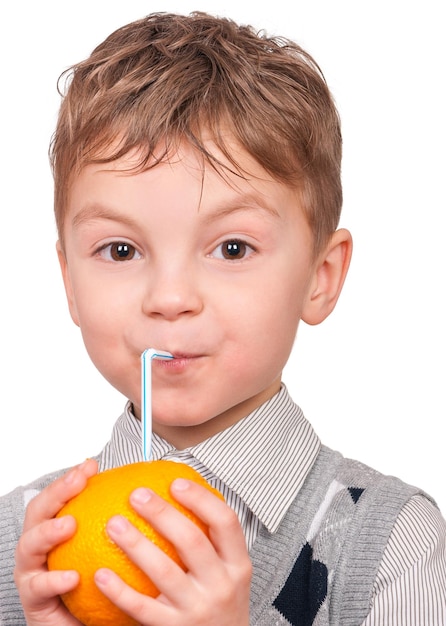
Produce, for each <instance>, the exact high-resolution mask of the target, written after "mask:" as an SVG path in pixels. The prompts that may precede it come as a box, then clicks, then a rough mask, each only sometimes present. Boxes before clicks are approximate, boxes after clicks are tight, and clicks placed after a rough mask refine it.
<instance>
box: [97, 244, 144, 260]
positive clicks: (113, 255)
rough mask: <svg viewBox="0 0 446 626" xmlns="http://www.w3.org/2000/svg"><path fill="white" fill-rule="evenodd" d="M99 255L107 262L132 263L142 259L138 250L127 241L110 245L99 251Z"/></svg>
mask: <svg viewBox="0 0 446 626" xmlns="http://www.w3.org/2000/svg"><path fill="white" fill-rule="evenodd" d="M99 254H100V255H101V256H102V258H104V259H105V260H106V261H118V262H119V261H131V260H133V259H139V258H141V255H140V253H139V252H138V251H137V250H136V248H135V247H134V246H132V245H131V244H130V243H127V242H126V241H114V242H113V243H109V244H107V245H106V246H104V247H103V248H101V250H99Z"/></svg>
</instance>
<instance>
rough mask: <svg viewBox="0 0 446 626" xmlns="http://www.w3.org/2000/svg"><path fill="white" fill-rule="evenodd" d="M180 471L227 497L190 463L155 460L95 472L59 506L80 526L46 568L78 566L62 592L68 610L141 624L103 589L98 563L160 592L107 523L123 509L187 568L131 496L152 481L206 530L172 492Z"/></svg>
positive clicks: (87, 617)
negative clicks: (117, 541) (69, 585)
mask: <svg viewBox="0 0 446 626" xmlns="http://www.w3.org/2000/svg"><path fill="white" fill-rule="evenodd" d="M179 477H182V478H186V479H189V480H193V481H195V482H197V483H199V484H201V485H204V486H206V487H207V488H208V489H209V490H211V491H212V492H213V493H215V494H216V495H217V496H219V497H220V498H222V499H223V497H222V496H221V494H220V493H219V492H217V491H216V490H215V489H213V488H212V487H211V486H210V485H209V484H208V483H207V482H206V481H205V479H204V478H203V477H202V476H201V475H200V474H199V473H198V472H196V471H195V470H194V469H192V468H191V467H189V466H188V465H185V464H184V463H176V462H174V461H151V462H141V463H132V464H129V465H124V466H122V467H117V468H115V469H111V470H106V471H104V472H102V473H100V474H96V475H95V476H93V477H92V478H90V479H89V481H88V484H87V486H86V488H85V489H84V491H82V492H81V493H80V494H78V495H77V496H75V497H74V498H73V499H72V500H70V501H69V502H68V503H67V504H66V505H65V506H64V507H63V508H62V509H61V510H60V511H59V513H58V515H57V517H59V516H61V515H73V516H74V517H75V519H76V521H77V529H76V533H75V534H74V536H73V537H71V538H70V539H69V540H68V541H66V542H64V543H62V544H60V545H59V546H56V548H54V549H53V550H52V551H51V552H50V554H49V555H48V568H49V569H50V570H55V569H57V570H66V569H74V570H77V571H78V572H79V574H80V582H79V584H78V585H77V587H76V588H75V589H73V590H72V591H70V592H68V593H66V594H64V596H63V597H62V600H63V601H64V603H65V605H66V607H67V608H68V610H69V611H70V613H72V615H74V616H75V617H76V618H77V619H78V620H79V621H81V622H82V624H85V626H135V625H136V624H137V622H135V621H134V620H133V619H132V618H130V617H129V616H128V615H125V614H124V613H123V612H122V611H121V610H120V609H118V608H117V607H116V606H115V605H114V604H112V603H111V602H110V601H109V600H108V598H106V597H105V596H104V595H103V594H102V593H101V591H99V589H98V587H97V586H96V584H95V582H94V579H93V576H94V573H95V572H96V570H98V569H99V568H100V567H107V568H110V569H112V570H113V571H115V572H116V573H117V574H118V575H119V576H120V577H121V578H122V579H123V580H124V581H125V582H126V583H127V584H128V585H130V586H131V587H133V588H134V589H136V590H137V591H139V592H140V593H142V594H145V595H148V596H153V597H155V596H157V595H158V593H159V592H158V590H157V588H156V587H155V585H154V584H153V583H152V581H151V580H150V579H149V577H148V576H147V575H146V574H144V572H142V571H141V570H140V569H139V568H138V567H137V566H136V565H134V564H133V563H132V561H130V559H129V558H128V557H127V556H126V554H125V553H124V552H123V551H122V550H121V549H120V548H119V547H118V546H117V545H116V544H115V543H113V541H112V540H111V539H110V538H109V536H108V535H107V532H106V530H105V525H106V523H107V521H108V520H109V519H110V518H111V517H112V516H113V515H115V514H121V515H124V516H125V517H126V518H127V519H128V520H130V522H131V523H132V524H134V526H136V527H137V528H138V529H139V530H140V531H141V532H142V533H144V535H145V536H146V537H148V538H149V539H150V540H151V541H153V542H154V543H155V544H156V545H157V546H159V547H160V548H161V549H162V550H164V552H166V554H168V555H169V556H170V557H171V558H172V559H173V560H174V561H175V562H176V563H178V564H179V565H180V566H181V567H182V568H183V569H185V567H184V565H183V564H182V563H181V560H180V558H179V557H178V554H177V552H176V550H175V548H174V547H173V545H172V544H171V543H170V542H169V541H167V540H166V539H164V538H163V537H162V536H161V535H160V534H159V533H157V532H156V531H155V530H154V529H153V528H152V527H151V526H150V525H149V524H148V522H146V521H145V520H144V519H143V518H142V517H141V516H140V515H138V514H137V513H136V511H135V510H134V509H133V508H132V507H131V506H130V504H129V496H130V494H131V492H132V491H133V490H134V489H136V488H137V487H150V488H151V489H152V490H153V491H155V492H156V493H158V494H159V495H160V496H161V497H163V498H164V499H165V500H167V501H168V502H170V503H171V504H172V505H173V506H175V507H176V508H177V509H179V510H180V511H181V512H182V513H183V514H184V515H186V516H187V517H189V518H190V519H191V520H193V521H194V522H195V523H196V524H197V525H198V526H199V527H200V528H201V529H202V530H203V532H205V533H206V534H207V533H208V529H207V527H206V526H205V525H204V524H203V522H201V520H199V519H198V518H197V517H196V516H195V515H193V514H192V513H191V512H190V511H189V510H188V509H185V508H184V507H182V506H181V505H180V504H179V503H178V502H176V501H175V500H174V499H173V498H172V496H171V495H170V493H169V487H170V484H171V483H172V481H173V480H174V479H175V478H179Z"/></svg>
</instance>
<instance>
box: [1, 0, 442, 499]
mask: <svg viewBox="0 0 446 626" xmlns="http://www.w3.org/2000/svg"><path fill="white" fill-rule="evenodd" d="M247 4H248V3H243V2H240V0H237V1H236V0H225V1H224V2H223V1H222V2H218V1H217V0H195V1H194V2H189V1H188V0H183V1H180V0H177V1H176V2H175V1H173V0H172V1H164V2H163V1H161V0H160V1H158V2H153V1H145V2H143V1H138V0H133V1H129V2H99V1H94V0H89V1H88V2H87V1H85V0H78V1H77V2H76V3H72V2H70V3H68V2H59V3H56V2H50V1H48V0H41V1H40V2H33V1H32V0H29V1H28V2H26V1H25V2H15V3H12V2H9V3H5V4H4V5H3V8H2V9H1V10H0V21H1V24H2V39H1V43H0V45H1V57H0V59H1V60H0V63H1V66H0V67H1V76H0V80H1V99H0V100H1V102H0V107H1V108H0V112H1V118H0V119H1V147H2V148H1V191H0V193H1V213H0V216H1V217H0V220H1V222H0V223H1V227H0V228H1V231H0V232H1V249H2V251H3V252H4V253H5V254H4V255H3V256H2V263H1V265H0V267H1V292H0V293H1V295H0V297H1V306H0V320H1V324H0V333H1V335H0V350H1V358H2V369H1V378H0V380H1V389H0V399H1V405H0V407H1V409H0V411H1V412H0V493H4V492H6V491H8V490H10V489H12V488H13V487H14V486H16V485H17V484H19V483H23V482H26V481H29V480H31V479H33V478H35V477H37V476H39V475H41V474H43V473H45V472H47V471H50V470H53V469H58V468H60V467H65V466H67V465H70V464H72V463H77V462H79V461H82V460H83V459H84V458H85V457H87V456H90V455H92V454H95V453H97V452H98V451H99V450H100V449H101V448H102V446H103V444H104V443H105V442H106V440H107V439H108V438H109V434H110V431H111V428H112V425H113V423H114V421H115V419H116V418H117V417H118V415H119V414H120V412H121V410H122V408H123V405H124V398H122V397H121V396H120V395H119V394H118V393H117V392H115V391H114V390H113V389H111V388H110V387H109V385H108V384H107V383H106V382H105V381H103V380H102V378H101V376H100V375H99V374H98V373H97V371H96V370H95V369H94V367H93V365H91V363H90V362H89V359H88V357H87V355H86V352H85V350H84V347H83V344H82V341H81V336H80V333H79V330H78V329H77V328H76V327H75V326H74V325H73V324H72V322H71V320H70V318H69V315H68V311H67V307H66V304H65V299H64V293H63V288H62V282H61V279H60V276H59V269H58V265H57V260H56V255H55V249H54V244H55V240H56V233H55V228H54V223H53V216H52V180H51V174H50V170H49V166H48V161H47V148H48V142H49V139H50V135H51V133H52V131H53V128H54V124H55V118H56V113H57V109H58V105H59V98H58V95H57V92H56V80H57V78H58V76H59V74H60V73H61V72H62V71H63V70H64V69H65V68H66V67H68V66H69V65H70V64H72V63H74V62H77V61H79V60H81V59H83V58H84V57H85V56H87V55H88V54H89V53H90V51H91V50H92V49H93V47H95V46H96V45H97V44H98V43H99V42H100V41H102V39H103V38H105V37H106V36H107V35H108V34H109V33H110V32H111V31H112V30H114V29H115V28H117V27H119V26H121V25H123V24H124V23H127V22H129V21H132V20H134V19H137V18H140V17H142V16H144V15H146V14H147V13H150V12H152V11H160V10H163V11H164V10H165V11H174V12H181V13H187V12H189V11H192V10H205V11H209V12H211V13H217V14H220V15H227V16H229V17H233V18H234V19H235V20H236V21H240V22H245V23H251V24H253V25H254V26H255V27H257V28H265V29H266V30H267V31H268V32H269V34H278V35H285V36H288V37H291V38H294V39H296V40H297V41H298V42H299V43H301V45H303V46H304V47H305V48H307V49H308V51H309V52H310V53H312V54H313V55H314V57H315V58H316V60H317V61H318V62H319V64H320V65H321V67H322V69H323V71H324V73H325V75H326V78H327V81H328V83H329V86H330V88H331V89H332V91H333V93H334V96H335V99H336V101H337V104H338V107H339V111H340V114H341V117H342V120H343V134H344V155H345V156H344V166H343V182H344V194H345V203H344V213H343V218H342V225H343V226H345V227H348V228H349V229H350V230H351V231H352V234H353V237H354V242H355V250H354V256H353V262H352V266H351V271H350V274H349V277H348V280H347V283H346V286H345V289H344V292H343V295H342V296H341V300H340V302H339V304H338V307H337V309H336V311H335V312H334V313H333V314H332V316H331V317H330V318H329V319H328V320H327V321H326V322H324V323H323V324H322V325H321V326H318V327H311V328H310V327H306V326H302V327H301V329H300V333H299V337H298V340H297V342H296V345H295V348H294V353H293V356H292V359H291V361H290V363H289V365H288V366H287V368H286V371H285V373H284V380H285V382H286V383H287V385H288V387H289V389H290V390H291V392H292V395H293V396H294V398H295V400H296V401H297V402H298V403H299V404H300V405H301V406H302V408H303V410H304V412H305V414H306V415H307V417H308V418H309V419H310V421H311V422H312V423H313V425H314V427H315V429H316V431H317V432H318V433H319V435H320V436H321V438H322V440H323V441H324V442H325V443H326V444H327V445H329V446H331V447H333V448H336V449H339V450H341V451H342V452H343V453H344V454H346V455H348V456H353V457H355V458H358V459H360V460H362V461H364V462H366V463H368V464H370V465H372V466H374V467H376V468H377V469H379V470H381V471H383V472H386V473H391V474H395V475H398V476H399V477H401V478H402V479H404V480H406V481H407V482H411V483H415V484H417V485H419V486H421V487H423V488H424V489H425V490H427V491H428V492H430V493H431V494H432V495H434V497H435V498H436V499H437V501H438V502H439V504H440V505H441V507H442V509H443V511H446V487H445V486H444V476H445V471H444V468H445V461H444V457H445V455H444V449H445V443H444V442H445V436H444V434H443V432H444V431H443V423H444V421H445V416H446V411H445V400H444V395H445V394H444V392H445V353H446V341H445V331H444V325H445V318H446V305H445V297H444V291H445V270H446V263H445V256H444V226H443V224H444V211H445V208H446V207H445V204H446V203H445V190H444V187H445V171H444V170H445V158H444V151H445V140H446V133H445V121H444V119H445V111H446V102H445V95H444V93H445V91H444V87H443V85H444V79H445V69H444V67H445V61H446V58H445V56H446V55H445V44H444V32H445V24H444V20H443V17H442V4H443V3H442V2H440V1H438V2H434V1H432V0H424V2H422V3H421V2H410V1H408V0H406V1H403V0H401V1H398V0H396V1H395V0H393V1H390V2H389V1H388V0H374V1H373V2H357V1H356V0H350V1H348V0H326V1H323V0H305V1H299V0H295V1H294V2H293V3H290V2H289V0H275V1H274V2H269V3H266V2H264V3H263V4H262V5H261V6H259V4H258V3H257V4H255V5H253V6H252V7H251V8H248V7H247V8H243V6H246V5H247ZM278 306H280V303H278Z"/></svg>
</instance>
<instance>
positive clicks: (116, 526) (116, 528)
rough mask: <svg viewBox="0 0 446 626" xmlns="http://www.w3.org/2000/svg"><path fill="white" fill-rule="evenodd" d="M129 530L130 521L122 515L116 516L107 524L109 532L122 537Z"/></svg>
mask: <svg viewBox="0 0 446 626" xmlns="http://www.w3.org/2000/svg"><path fill="white" fill-rule="evenodd" d="M128 528H129V522H128V520H127V519H126V518H125V517H123V516H122V515H115V516H114V517H112V518H111V519H109V520H108V522H107V530H111V532H112V533H115V534H116V535H121V534H122V533H125V532H126V530H128Z"/></svg>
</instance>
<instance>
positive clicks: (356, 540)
mask: <svg viewBox="0 0 446 626" xmlns="http://www.w3.org/2000/svg"><path fill="white" fill-rule="evenodd" d="M417 499H420V500H421V501H422V502H423V503H425V505H426V506H427V508H428V509H431V510H435V503H434V501H433V500H432V499H431V498H430V497H429V496H428V495H427V494H425V493H424V492H423V491H422V490H420V489H418V488H417V487H415V486H412V485H409V484H407V483H405V482H403V481H401V480H400V479H398V478H396V477H393V476H386V475H384V474H382V473H380V472H378V471H376V470H374V469H373V468H371V467H369V466H367V465H365V464H364V463H361V462H359V461H356V460H352V459H348V458H345V457H343V456H342V455H341V454H340V453H338V452H335V451H333V450H330V449H329V448H327V447H325V446H322V447H321V449H320V452H319V455H318V458H317V460H316V462H315V464H314V466H313V468H312V470H311V471H310V473H309V475H308V477H307V480H306V482H305V484H304V486H303V487H302V489H301V490H300V492H299V493H298V494H297V496H296V498H295V500H294V502H293V503H292V505H291V506H290V508H289V510H288V513H287V515H286V517H285V518H284V520H283V523H282V525H281V528H280V529H279V531H278V532H277V533H276V535H275V536H274V537H272V536H269V537H268V536H267V535H266V533H263V535H262V537H261V538H260V541H259V542H258V544H257V545H255V546H254V549H253V551H252V553H251V554H252V557H253V562H254V566H255V569H254V572H255V573H254V599H255V602H254V604H255V605H256V607H257V608H256V609H254V610H255V611H257V610H258V611H259V613H258V615H259V616H260V614H261V612H262V610H263V611H264V616H265V617H266V620H265V621H262V619H259V622H258V623H259V624H263V623H271V619H273V618H274V619H276V618H277V615H278V614H280V615H282V616H283V615H285V616H287V618H288V620H289V622H290V623H291V624H295V623H300V622H299V620H300V618H301V617H302V616H300V615H299V616H296V610H297V609H296V607H301V608H302V607H305V611H307V612H308V611H309V612H310V613H311V612H313V613H314V615H313V617H314V618H315V620H316V621H315V623H318V624H319V623H321V624H326V623H327V624H328V623H329V621H330V619H331V618H329V615H330V616H331V617H332V618H333V616H336V619H338V621H336V619H335V620H334V622H333V623H341V624H343V625H344V624H345V625H347V624H359V623H362V621H363V620H364V618H365V617H366V615H367V614H368V611H369V610H370V606H371V602H372V598H373V593H374V585H375V581H376V578H377V573H378V571H379V568H380V564H381V563H382V559H383V554H384V552H385V549H386V546H387V545H388V543H389V538H390V536H391V535H392V532H393V531H394V529H395V527H396V526H398V524H399V520H400V518H401V512H402V511H403V510H405V509H406V508H407V507H408V505H409V503H413V502H414V500H415V501H416V500H417ZM438 515H439V516H440V514H438ZM265 562H267V563H268V567H271V570H272V571H274V576H273V578H274V580H272V579H270V580H268V582H267V584H266V585H265V584H264V583H265V577H264V575H260V576H258V572H259V570H260V569H262V568H263V569H265V567H266V566H265ZM268 590H273V591H272V595H271V591H270V592H269V591H268ZM260 607H262V608H260ZM305 611H304V613H305ZM277 612H278V613H277ZM316 615H317V618H316ZM268 620H269V622H268ZM256 623H257V622H256ZM309 623H313V622H311V621H310V622H309ZM330 623H331V621H330Z"/></svg>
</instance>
